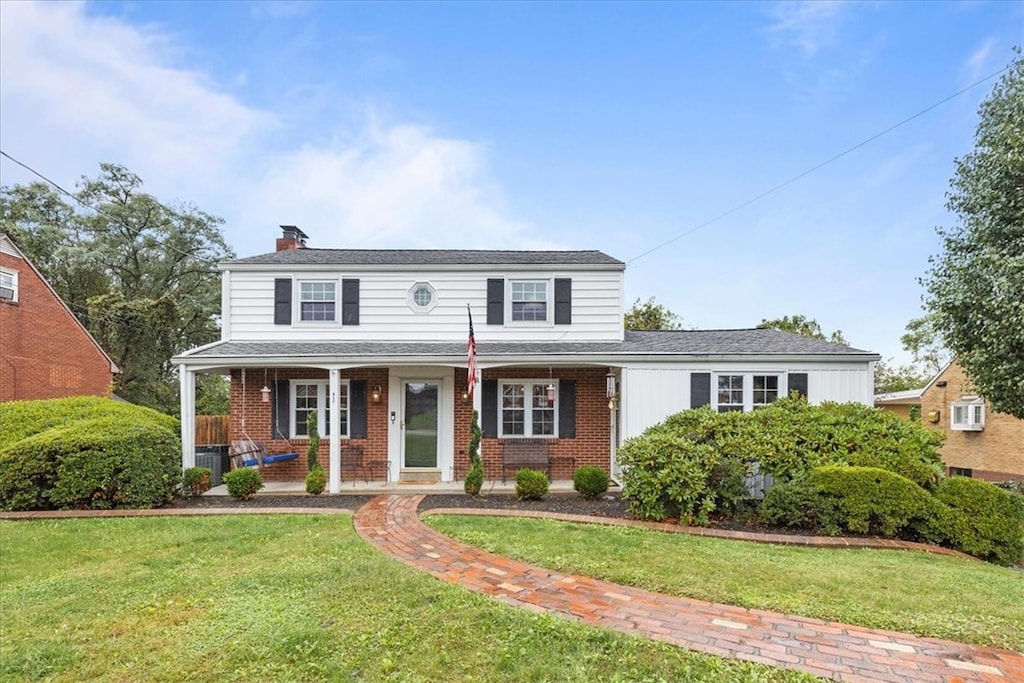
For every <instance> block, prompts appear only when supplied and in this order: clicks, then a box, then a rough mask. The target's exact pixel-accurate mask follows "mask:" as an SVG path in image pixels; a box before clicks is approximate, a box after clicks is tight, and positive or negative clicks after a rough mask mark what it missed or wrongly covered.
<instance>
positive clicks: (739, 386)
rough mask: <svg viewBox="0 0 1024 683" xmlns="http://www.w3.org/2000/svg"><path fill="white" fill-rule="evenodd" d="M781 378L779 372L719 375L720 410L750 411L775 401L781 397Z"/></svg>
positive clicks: (717, 398)
mask: <svg viewBox="0 0 1024 683" xmlns="http://www.w3.org/2000/svg"><path fill="white" fill-rule="evenodd" d="M780 378H781V375H778V374H754V373H743V374H739V373H737V374H733V375H718V379H717V382H718V384H717V386H718V392H717V394H716V407H717V409H718V412H720V413H728V412H733V411H736V412H749V411H751V410H754V409H755V408H760V407H761V406H766V405H768V404H769V403H774V402H775V401H776V399H778V398H779V391H780V384H781V382H780Z"/></svg>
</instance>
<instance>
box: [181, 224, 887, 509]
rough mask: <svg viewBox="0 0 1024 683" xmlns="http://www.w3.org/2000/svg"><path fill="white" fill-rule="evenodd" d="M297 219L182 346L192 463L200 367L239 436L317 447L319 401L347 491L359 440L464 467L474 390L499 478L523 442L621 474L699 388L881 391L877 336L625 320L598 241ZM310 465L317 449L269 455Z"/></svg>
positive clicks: (395, 463) (229, 274) (823, 397)
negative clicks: (222, 390) (523, 243)
mask: <svg viewBox="0 0 1024 683" xmlns="http://www.w3.org/2000/svg"><path fill="white" fill-rule="evenodd" d="M282 228H283V231H284V232H283V236H282V237H281V238H279V239H278V240H277V244H276V247H277V249H276V251H274V252H270V253H267V254H261V255H257V256H251V257H248V258H240V259H237V260H233V261H228V262H225V263H222V264H221V265H220V269H221V272H222V277H223V287H222V316H221V320H222V339H221V340H220V341H218V342H215V343H213V344H209V345H207V346H203V347H200V348H196V349H192V350H190V351H187V352H185V353H183V354H181V355H179V356H176V357H175V358H174V359H173V361H174V363H175V364H177V365H178V366H179V369H180V377H181V405H182V413H181V417H182V466H183V467H191V466H193V464H194V462H195V459H194V458H195V445H194V442H193V425H194V419H195V418H194V406H195V374H196V373H199V372H212V373H220V374H228V375H230V377H231V405H232V411H231V431H232V439H233V440H234V439H244V438H248V439H258V440H261V441H263V442H264V443H265V445H266V446H267V450H268V452H271V453H275V452H276V453H283V452H286V451H293V452H294V451H297V452H305V450H306V449H305V444H306V443H307V439H308V433H307V432H308V428H307V420H308V416H309V415H310V414H316V416H317V424H318V425H319V430H318V431H319V433H320V434H321V435H323V436H324V438H323V439H322V441H321V447H320V460H321V462H322V463H323V464H324V466H325V469H326V470H327V473H328V482H329V490H330V491H332V492H337V491H338V490H339V487H340V484H341V481H342V480H343V479H350V478H352V477H353V476H358V475H357V474H353V473H351V472H349V471H348V470H345V469H343V466H344V463H345V457H344V454H345V453H347V452H349V449H353V448H358V449H359V450H360V452H361V453H362V454H363V456H364V457H365V458H368V459H370V460H372V461H374V462H378V463H382V464H383V465H384V466H383V467H381V468H380V469H379V470H378V471H377V472H376V473H375V474H374V475H373V477H374V478H377V479H385V478H388V479H390V480H392V481H395V480H397V481H443V482H448V481H453V480H459V479H462V478H463V477H464V476H465V474H466V471H467V470H468V465H469V463H468V458H467V456H466V447H467V444H468V442H469V425H470V419H471V415H472V411H473V410H476V411H478V413H479V415H480V424H481V428H482V430H483V441H482V444H481V456H482V458H483V462H484V469H485V476H486V477H487V478H489V479H496V478H500V477H501V476H502V474H503V464H504V462H505V461H504V457H505V454H506V453H507V452H508V450H509V449H508V448H507V446H509V444H513V443H515V444H520V445H521V444H524V443H525V444H527V445H533V446H535V447H536V448H537V449H541V450H543V452H544V453H545V458H547V459H548V465H549V468H550V471H551V474H552V476H553V477H554V478H556V479H567V478H570V477H571V476H572V474H573V471H574V470H575V468H578V467H580V466H582V465H595V466H598V467H602V468H604V469H605V470H607V471H609V472H610V473H611V474H613V475H615V474H617V472H618V465H617V463H616V457H615V454H616V449H617V447H618V445H619V444H620V443H621V442H622V440H623V439H625V438H628V437H631V436H635V435H638V434H640V433H642V432H643V431H644V430H645V429H646V428H647V427H649V426H651V425H652V424H655V423H657V422H660V421H661V420H663V419H664V418H665V417H667V416H668V415H670V414H672V413H675V412H678V411H680V410H683V409H686V408H691V407H697V406H702V405H711V406H712V407H713V408H714V409H716V410H720V411H730V410H753V409H755V408H756V407H757V406H759V405H764V404H766V403H770V402H772V401H773V400H775V399H776V398H777V397H779V396H785V395H788V393H789V392H791V391H797V392H800V393H802V394H804V395H805V396H807V398H808V400H810V401H811V402H812V403H820V402H822V401H838V402H847V401H856V402H860V403H864V404H868V405H870V404H871V400H872V376H873V366H874V362H875V361H876V360H878V356H877V355H876V354H873V353H870V352H867V351H861V350H858V349H853V348H850V347H848V346H843V345H839V344H832V343H829V342H826V341H823V340H818V339H810V338H807V337H801V336H799V335H794V334H789V333H786V332H780V331H777V330H761V329H742V330H672V331H644V332H641V331H629V330H625V329H623V308H624V274H625V264H624V263H623V262H622V261H619V260H617V259H614V258H612V257H610V256H608V255H606V254H603V253H601V252H599V251H489V250H429V249H428V250H395V249H363V250H361V249H312V248H308V247H307V246H306V241H307V239H308V237H307V236H306V235H305V233H303V232H302V231H301V230H300V229H298V228H296V227H295V226H282ZM469 314H471V315H472V320H473V324H474V330H475V340H476V348H477V356H476V364H475V365H476V372H475V375H474V377H473V380H474V381H473V382H472V383H470V382H469V376H468V372H467V360H468V359H467V340H468V333H469ZM304 474H305V462H304V459H303V458H296V459H295V460H291V461H286V462H277V463H274V464H273V465H269V466H267V467H266V469H265V470H264V476H265V478H267V479H269V480H299V479H301V478H302V477H303V476H304Z"/></svg>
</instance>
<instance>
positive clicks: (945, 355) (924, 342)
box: [900, 314, 949, 376]
mask: <svg viewBox="0 0 1024 683" xmlns="http://www.w3.org/2000/svg"><path fill="white" fill-rule="evenodd" d="M900 342H901V343H902V344H903V348H904V349H906V350H907V351H909V352H910V353H912V354H914V362H915V363H917V364H918V365H921V366H923V368H924V372H926V373H928V374H930V375H932V376H935V375H937V374H939V370H941V369H942V367H943V366H944V365H945V364H946V363H947V362H949V351H948V350H947V349H946V347H945V346H944V345H943V343H942V336H941V334H940V333H939V330H938V329H937V328H936V326H935V316H934V315H932V314H929V315H924V316H921V317H920V318H914V319H913V320H911V321H910V322H908V323H907V330H906V332H905V333H904V335H903V336H902V337H900Z"/></svg>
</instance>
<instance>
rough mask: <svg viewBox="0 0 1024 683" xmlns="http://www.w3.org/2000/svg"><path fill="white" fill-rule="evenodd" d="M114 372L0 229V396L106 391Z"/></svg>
mask: <svg viewBox="0 0 1024 683" xmlns="http://www.w3.org/2000/svg"><path fill="white" fill-rule="evenodd" d="M117 372H118V369H117V366H115V365H114V363H113V361H111V360H110V357H109V356H107V354H106V353H105V352H104V351H103V349H102V348H100V345H99V344H98V343H97V342H96V340H95V339H93V337H92V335H91V334H89V332H88V331H87V330H86V329H85V327H83V326H82V324H81V323H80V322H79V321H78V318H76V317H75V315H74V314H73V313H72V312H71V309H69V308H68V307H67V305H66V304H65V303H64V302H63V301H62V300H61V298H60V297H59V296H57V293H56V292H55V291H54V290H53V287H51V286H50V283H49V282H47V281H46V278H44V277H43V276H42V274H41V273H40V272H39V271H38V270H36V268H35V266H34V265H32V263H31V261H29V260H28V258H27V257H26V256H25V255H24V254H23V253H22V252H21V250H19V249H18V246H17V245H16V244H15V243H14V240H12V239H11V237H10V236H9V235H7V234H3V233H0V401H14V400H32V399H44V398H60V397H64V396H83V395H92V396H110V388H111V380H113V377H114V374H115V373H117Z"/></svg>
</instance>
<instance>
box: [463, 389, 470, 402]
mask: <svg viewBox="0 0 1024 683" xmlns="http://www.w3.org/2000/svg"><path fill="white" fill-rule="evenodd" d="M467 401H469V389H463V390H462V402H463V403H465V402H467Z"/></svg>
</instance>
